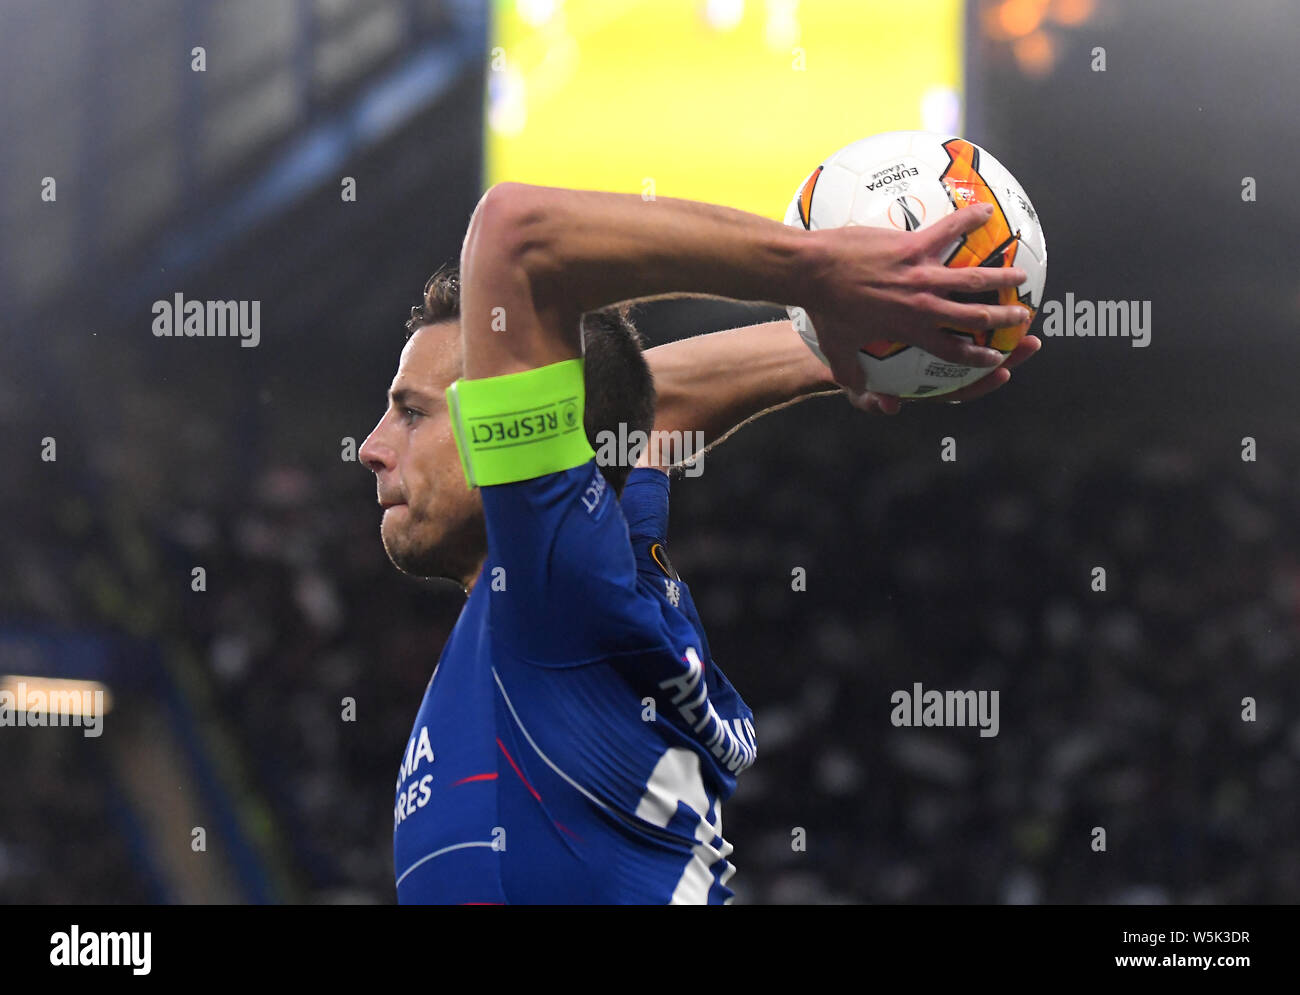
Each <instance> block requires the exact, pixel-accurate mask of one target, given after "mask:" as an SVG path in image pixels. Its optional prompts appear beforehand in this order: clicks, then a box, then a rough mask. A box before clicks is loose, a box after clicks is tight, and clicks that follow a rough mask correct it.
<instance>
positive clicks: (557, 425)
mask: <svg viewBox="0 0 1300 995" xmlns="http://www.w3.org/2000/svg"><path fill="white" fill-rule="evenodd" d="M581 427H582V423H581V420H580V419H579V417H578V405H577V402H576V399H569V400H565V401H558V402H556V403H554V404H548V405H545V406H543V407H540V408H530V409H528V410H526V411H512V412H507V413H505V414H500V415H485V416H482V417H478V418H473V419H471V421H470V425H469V438H470V442H471V443H472V444H473V445H474V446H475V447H476V448H488V449H495V448H498V447H500V446H511V445H518V444H519V443H523V442H541V441H544V440H546V439H552V438H555V437H556V436H559V435H563V434H565V433H566V432H570V431H573V430H574V429H578V428H581Z"/></svg>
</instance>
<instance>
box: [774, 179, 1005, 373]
mask: <svg viewBox="0 0 1300 995" xmlns="http://www.w3.org/2000/svg"><path fill="white" fill-rule="evenodd" d="M991 214H992V207H991V205H987V204H976V205H973V206H971V207H966V208H962V209H961V210H959V211H955V212H953V213H952V214H950V215H948V216H947V217H945V218H943V219H942V220H940V221H937V222H936V223H935V224H933V225H931V226H930V227H929V228H924V229H922V230H920V231H912V232H903V231H891V230H889V229H887V228H874V227H847V228H826V229H821V230H818V231H815V232H812V233H810V234H811V236H812V237H813V238H814V239H816V240H817V241H816V243H815V244H816V245H817V248H816V249H815V250H814V252H813V256H814V259H815V262H814V266H813V273H814V275H813V277H812V285H811V286H810V288H809V289H810V293H809V302H808V303H803V302H800V301H796V302H795V303H797V304H799V305H800V306H801V307H803V309H804V310H805V311H806V312H807V313H808V317H809V319H810V320H811V321H812V325H813V328H814V329H815V330H816V332H817V341H818V345H819V346H820V348H821V351H822V353H823V354H824V355H825V356H826V359H827V361H828V362H829V363H830V367H831V373H832V375H833V376H834V377H835V380H836V382H837V383H839V384H840V386H842V387H845V388H847V389H848V391H849V392H850V394H852V395H859V394H862V393H863V391H864V390H865V388H866V375H865V373H864V372H863V369H862V365H861V363H859V361H858V352H859V350H860V349H861V348H862V347H863V346H864V345H866V344H867V343H868V342H878V341H881V340H889V341H895V342H905V343H907V344H908V345H914V346H919V347H920V348H922V349H924V350H925V351H926V352H929V353H931V354H933V355H935V356H937V357H938V358H940V359H943V360H946V361H948V362H950V363H958V364H960V365H962V366H979V367H991V366H998V365H1000V364H1001V363H1002V362H1003V360H1004V359H1005V358H1006V357H1005V356H1003V355H1002V354H1001V353H999V352H997V351H996V350H994V349H985V348H983V347H982V346H977V345H975V344H974V343H973V342H970V341H969V340H967V339H964V338H961V337H959V336H956V335H952V334H950V333H948V332H945V331H944V329H945V328H952V329H958V330H961V331H971V332H978V331H987V330H990V329H994V328H1007V327H1013V326H1015V325H1021V324H1024V323H1025V321H1026V320H1028V318H1029V312H1028V311H1027V310H1025V308H1023V307H1021V306H1020V305H1018V304H1017V305H1000V304H964V303H958V302H956V301H953V300H951V299H949V297H948V295H949V294H954V293H958V294H980V293H987V292H988V291H993V290H999V289H1001V288H1003V287H1015V286H1019V285H1020V284H1022V283H1024V282H1025V280H1026V279H1027V278H1028V277H1027V274H1026V273H1025V272H1024V270H1021V269H1018V268H1016V267H984V266H971V267H961V268H953V269H949V268H948V267H947V266H945V265H944V264H943V258H942V254H943V253H944V252H945V250H947V249H948V247H949V246H951V245H952V243H953V242H955V241H957V240H958V239H960V238H962V237H963V236H965V235H966V234H967V233H968V232H972V231H974V230H975V229H976V228H978V227H979V226H980V225H982V224H984V222H985V221H987V220H988V219H989V217H990V216H991Z"/></svg>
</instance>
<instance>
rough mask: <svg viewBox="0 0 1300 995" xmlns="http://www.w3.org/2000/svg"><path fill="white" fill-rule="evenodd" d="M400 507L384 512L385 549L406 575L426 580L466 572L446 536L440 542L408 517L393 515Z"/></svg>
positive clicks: (453, 577)
mask: <svg viewBox="0 0 1300 995" xmlns="http://www.w3.org/2000/svg"><path fill="white" fill-rule="evenodd" d="M397 510H398V508H397V507H393V508H389V509H388V510H387V511H385V512H384V522H383V525H382V526H381V528H380V536H381V537H382V538H383V541H384V552H386V553H387V554H388V559H389V560H390V561H392V564H393V566H395V567H397V569H398V570H400V571H401V572H402V573H404V574H407V575H409V576H411V577H418V578H420V579H423V580H427V579H430V578H438V577H447V578H452V579H456V580H459V579H460V577H461V575H462V574H463V573H464V571H463V570H462V569H460V564H459V563H458V562H457V561H458V559H459V558H458V557H456V556H454V555H452V552H451V550H449V549H447V548H446V545H447V544H446V541H445V538H444V539H442V540H441V541H440V540H439V538H437V537H434V536H430V535H421V534H418V532H417V530H415V529H413V528H412V527H411V525H410V523H409V522H408V521H406V520H405V516H393V512H395V511H397ZM399 518H401V519H402V520H399Z"/></svg>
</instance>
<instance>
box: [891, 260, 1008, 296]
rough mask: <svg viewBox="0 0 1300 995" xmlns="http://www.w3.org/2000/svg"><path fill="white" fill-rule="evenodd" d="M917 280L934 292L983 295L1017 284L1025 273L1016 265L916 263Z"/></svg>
mask: <svg viewBox="0 0 1300 995" xmlns="http://www.w3.org/2000/svg"><path fill="white" fill-rule="evenodd" d="M916 279H917V282H918V283H920V284H921V285H922V286H924V287H925V288H926V289H927V290H931V291H933V292H934V293H936V294H983V293H987V292H989V291H990V290H1001V289H1003V288H1004V287H1018V286H1020V285H1021V284H1022V283H1024V282H1025V281H1026V280H1028V279H1029V274H1028V273H1026V272H1025V271H1024V270H1022V269H1020V268H1019V267H1016V266H958V267H951V266H939V265H937V264H936V265H930V266H918V267H917V275H916Z"/></svg>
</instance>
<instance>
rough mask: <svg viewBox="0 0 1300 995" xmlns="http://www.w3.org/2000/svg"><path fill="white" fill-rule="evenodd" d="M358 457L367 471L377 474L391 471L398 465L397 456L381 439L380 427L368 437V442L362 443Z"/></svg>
mask: <svg viewBox="0 0 1300 995" xmlns="http://www.w3.org/2000/svg"><path fill="white" fill-rule="evenodd" d="M357 455H358V456H359V457H360V458H361V462H362V463H363V464H364V465H365V467H366V469H368V470H370V471H371V472H372V473H375V474H379V473H383V472H384V471H385V470H391V469H393V468H394V467H395V466H396V465H397V456H396V454H395V453H394V452H393V450H392V447H391V446H388V445H385V444H384V442H383V440H382V439H380V438H379V428H378V427H376V428H375V430H374V431H373V432H371V433H370V434H369V435H368V436H366V441H365V442H363V443H361V449H360V450H359V451H358V452H357Z"/></svg>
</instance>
